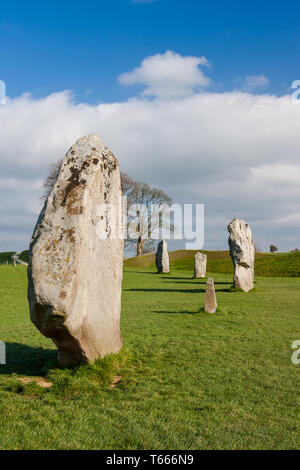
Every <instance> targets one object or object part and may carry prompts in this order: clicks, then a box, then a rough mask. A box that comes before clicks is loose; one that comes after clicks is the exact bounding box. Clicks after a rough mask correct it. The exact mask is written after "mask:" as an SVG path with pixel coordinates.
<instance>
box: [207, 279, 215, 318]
mask: <svg viewBox="0 0 300 470" xmlns="http://www.w3.org/2000/svg"><path fill="white" fill-rule="evenodd" d="M217 307H218V304H217V299H216V292H215V284H214V280H213V278H212V277H209V278H208V279H207V283H206V291H205V305H204V311H205V312H207V313H216V311H217Z"/></svg>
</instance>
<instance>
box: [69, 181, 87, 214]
mask: <svg viewBox="0 0 300 470" xmlns="http://www.w3.org/2000/svg"><path fill="white" fill-rule="evenodd" d="M83 189H84V185H83V184H82V183H80V184H79V185H78V186H76V187H75V188H73V189H72V190H71V191H70V192H69V193H68V197H67V199H66V209H67V214H68V215H78V214H82V211H83V207H82V205H81V204H80V200H81V193H82V191H83Z"/></svg>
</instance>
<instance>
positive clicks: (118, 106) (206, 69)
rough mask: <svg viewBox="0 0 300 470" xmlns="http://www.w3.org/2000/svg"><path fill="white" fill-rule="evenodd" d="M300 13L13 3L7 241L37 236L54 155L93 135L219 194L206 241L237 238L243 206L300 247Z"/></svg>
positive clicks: (120, 154) (264, 238) (180, 187)
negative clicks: (299, 92)
mask: <svg viewBox="0 0 300 470" xmlns="http://www.w3.org/2000/svg"><path fill="white" fill-rule="evenodd" d="M299 17H300V4H299V3H298V2H296V1H293V2H291V1H289V0H288V1H285V2H269V1H264V2H258V1H256V0H254V1H251V2H241V1H231V2H230V1H227V2H224V1H222V2H221V1H219V2H210V3H209V2H200V1H196V0H155V1H131V0H110V1H107V0H106V1H101V0H98V1H90V0H86V1H74V0H73V1H61V2H58V1H51V2H41V1H27V2H23V1H22V2H21V1H19V2H18V1H17V2H16V1H15V2H10V3H8V2H7V3H3V2H2V4H1V8H0V64H1V66H0V80H4V81H5V82H6V91H7V95H8V99H7V101H6V104H5V105H2V104H0V200H1V205H0V251H7V250H17V249H24V248H27V247H28V243H29V238H30V236H31V234H32V230H33V227H34V224H35V222H36V219H37V216H38V213H39V211H40V209H41V201H40V195H41V193H42V191H43V187H42V186H43V178H44V177H45V176H46V175H47V173H48V171H49V165H50V164H51V163H54V162H56V161H57V160H58V159H61V158H62V157H63V156H64V155H65V153H66V151H67V150H68V149H69V147H70V146H71V145H72V144H73V143H74V142H75V141H76V140H77V139H78V138H80V137H82V136H84V135H86V134H91V133H95V134H98V135H99V136H100V138H101V139H102V140H103V142H104V143H105V144H106V145H107V146H108V147H109V148H110V149H111V150H112V151H113V152H114V153H115V155H116V156H117V158H118V159H119V162H120V166H121V170H122V171H123V172H126V173H128V174H129V175H131V176H132V177H133V178H134V179H137V180H140V181H146V182H147V183H149V184H150V185H152V186H156V187H159V188H162V189H163V190H165V191H166V192H167V194H168V195H169V196H170V197H171V198H172V199H173V201H174V202H176V203H194V204H195V203H200V204H202V203H203V204H204V205H205V245H204V248H206V249H226V248H227V238H228V234H227V231H226V227H227V224H228V222H229V221H230V220H232V219H233V218H234V217H239V218H242V219H244V220H245V221H246V222H248V223H249V224H250V226H251V228H252V231H253V234H254V238H255V241H256V244H257V245H258V246H259V247H260V248H261V249H263V250H265V251H266V250H268V247H269V245H270V244H271V243H272V244H275V245H277V246H278V247H279V250H280V251H289V250H291V249H294V248H296V247H297V248H300V240H299V234H300V185H299V180H300V158H299V152H300V133H299V123H300V106H297V105H296V104H295V103H294V102H293V100H292V99H291V95H292V91H293V90H292V89H291V84H292V82H293V81H294V80H299V79H300V73H299V63H300V22H299ZM299 102H300V101H299ZM178 243H179V242H178ZM180 243H181V242H180ZM180 243H179V244H180ZM182 245H183V242H182V244H181V246H182ZM178 247H179V245H178ZM182 247H183V246H182Z"/></svg>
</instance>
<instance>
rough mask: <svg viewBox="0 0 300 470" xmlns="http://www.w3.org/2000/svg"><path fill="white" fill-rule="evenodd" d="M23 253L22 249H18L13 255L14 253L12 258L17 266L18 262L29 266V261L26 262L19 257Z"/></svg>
mask: <svg viewBox="0 0 300 470" xmlns="http://www.w3.org/2000/svg"><path fill="white" fill-rule="evenodd" d="M21 254H22V251H16V252H15V253H14V254H13V255H12V257H11V258H12V260H13V266H16V264H17V263H19V264H21V265H22V266H27V265H28V263H26V262H25V261H23V260H22V259H19V256H20V255H21Z"/></svg>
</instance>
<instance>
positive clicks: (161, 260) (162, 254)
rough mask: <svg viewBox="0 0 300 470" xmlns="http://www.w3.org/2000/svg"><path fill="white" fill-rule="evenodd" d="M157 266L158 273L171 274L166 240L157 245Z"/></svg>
mask: <svg viewBox="0 0 300 470" xmlns="http://www.w3.org/2000/svg"><path fill="white" fill-rule="evenodd" d="M155 264H156V268H157V272H158V273H169V272H170V268H169V254H168V245H167V242H166V241H165V240H162V241H161V242H159V243H158V245H157V251H156V255H155Z"/></svg>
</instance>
